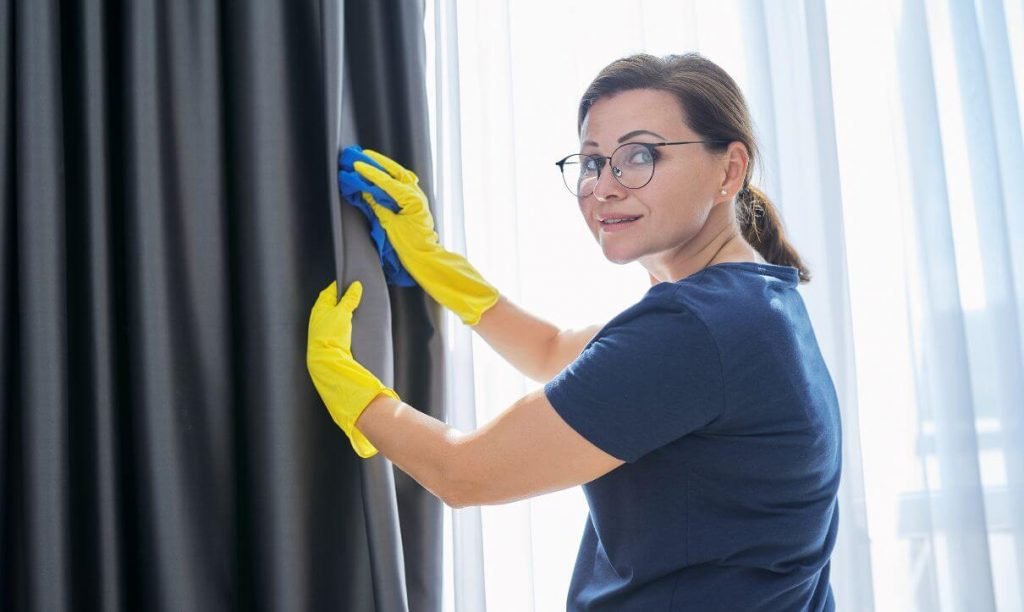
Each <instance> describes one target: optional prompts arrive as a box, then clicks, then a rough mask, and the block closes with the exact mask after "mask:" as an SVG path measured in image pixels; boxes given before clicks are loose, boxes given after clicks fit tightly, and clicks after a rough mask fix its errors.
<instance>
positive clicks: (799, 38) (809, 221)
mask: <svg viewBox="0 0 1024 612" xmlns="http://www.w3.org/2000/svg"><path fill="white" fill-rule="evenodd" d="M426 25H427V31H428V39H427V40H428V47H429V49H428V51H429V52H428V56H429V57H430V61H431V63H432V65H431V67H432V68H433V69H434V74H435V78H434V79H432V81H431V82H430V83H429V84H428V87H429V88H430V89H431V91H432V93H433V96H432V99H433V101H434V108H433V113H432V116H433V117H434V123H433V127H434V136H435V145H436V149H435V154H436V157H435V159H437V160H438V163H437V164H436V167H437V171H438V176H437V177H436V180H437V183H436V184H437V185H439V193H438V197H439V200H440V201H439V202H438V206H439V209H441V210H442V211H443V212H442V213H441V216H442V217H443V219H442V220H441V221H440V222H441V224H442V225H443V228H442V235H443V236H444V239H445V240H446V243H447V244H449V245H450V246H451V247H453V248H457V249H458V250H460V251H462V252H468V255H469V257H470V259H471V260H472V261H473V263H474V264H475V265H476V266H477V267H478V268H480V269H481V271H482V272H483V273H484V274H485V276H486V277H487V278H488V279H490V280H491V281H492V282H494V283H495V284H496V285H497V286H498V287H499V288H500V289H501V290H502V292H503V293H505V294H506V295H508V296H509V297H510V298H511V299H513V300H514V301H516V302H517V303H519V304H521V305H523V306H524V307H526V308H527V309H529V310H531V311H532V312H534V313H536V314H538V315H540V316H543V317H545V318H547V319H549V320H551V321H552V322H555V323H557V324H558V325H560V326H562V327H578V326H583V325H587V324H591V323H595V322H601V321H604V320H607V319H608V318H610V317H611V316H612V315H614V314H615V313H616V312H618V311H619V310H621V309H622V308H624V307H626V306H627V305H629V304H631V303H632V302H634V301H635V300H637V299H639V297H640V296H641V295H642V294H643V293H644V291H646V289H647V287H648V286H649V281H648V278H647V275H646V273H645V272H644V271H643V269H642V268H641V267H640V266H639V265H638V264H632V265H629V266H616V265H613V264H610V263H608V262H607V261H605V260H604V259H603V257H602V256H601V253H600V251H599V249H598V247H597V245H596V244H594V242H593V239H592V238H591V237H590V235H589V233H588V232H587V230H586V227H585V225H584V223H583V221H582V219H580V218H579V213H578V211H577V209H576V204H575V200H574V199H573V198H572V196H570V195H569V194H568V192H566V191H565V188H564V186H563V185H562V184H561V181H560V178H559V176H558V173H557V169H556V168H555V166H554V161H555V160H557V159H559V158H561V157H562V156H564V155H566V154H568V153H570V152H573V151H575V150H576V149H577V148H578V142H577V139H576V133H575V117H576V104H577V102H578V99H579V96H580V94H581V93H582V91H583V89H584V87H585V86H586V85H587V83H588V82H589V81H590V79H592V78H593V77H594V76H595V75H596V73H597V71H598V70H600V68H601V67H603V66H604V65H605V64H607V63H608V62H610V61H611V60H613V59H615V58H617V57H620V56H623V55H626V54H629V53H633V52H636V51H647V52H650V53H654V54H666V53H679V52H685V51H689V50H697V51H700V52H701V53H703V54H704V55H706V56H708V57H709V58H711V59H712V60H714V61H715V62H717V63H719V64H720V65H721V66H723V67H724V68H725V69H726V70H727V71H729V72H730V74H732V75H733V77H734V78H736V80H737V81H738V82H739V84H740V86H741V87H742V89H743V91H744V92H745V94H746V96H747V99H748V102H749V104H750V106H751V110H752V113H753V115H754V120H755V124H756V131H757V134H758V137H759V138H760V142H761V145H762V153H763V160H762V162H763V166H762V172H761V174H760V175H756V176H755V181H756V182H757V183H758V184H759V185H761V186H762V187H763V188H764V190H765V191H766V192H767V193H768V194H769V196H771V197H772V198H773V199H774V201H775V202H776V203H777V204H778V205H779V206H780V208H781V210H782V212H783V215H784V218H785V221H786V225H787V228H788V230H789V232H790V234H791V237H792V240H793V242H794V243H795V245H796V246H797V248H798V250H799V251H800V252H801V254H802V255H803V256H804V257H805V259H806V260H807V261H808V263H809V264H810V266H811V268H812V271H813V272H814V274H815V279H814V280H813V281H812V282H811V283H810V284H809V285H808V286H806V287H803V288H802V289H801V291H802V293H803V295H804V298H805V300H806V302H807V304H808V308H809V310H810V312H811V317H812V319H813V321H814V325H815V330H816V332H817V335H818V339H819V342H820V343H821V347H822V351H823V353H824V354H825V358H826V361H827V362H828V365H829V368H830V370H831V372H832V375H833V378H834V379H835V383H836V387H837V390H838V392H839V397H840V400H841V402H842V409H843V419H844V422H843V425H844V462H845V464H844V472H843V481H842V487H841V491H840V541H839V544H838V546H837V549H836V552H835V555H834V557H833V576H832V583H833V588H834V590H835V593H836V599H837V603H838V605H839V608H840V609H842V610H871V609H879V610H972V611H973V610H995V609H998V610H1024V443H1022V442H1021V441H1022V440H1024V357H1022V354H1024V335H1022V332H1021V330H1022V329H1024V308H1022V305H1021V300H1022V299H1024V203H1022V202H1021V201H1020V194H1021V193H1022V192H1024V189H1022V187H1024V186H1022V185H1021V183H1022V181H1024V144H1022V142H1024V133H1022V129H1021V125H1022V124H1021V114H1022V108H1021V103H1020V95H1021V94H1022V93H1024V0H977V1H975V2H971V1H969V0H949V1H947V2H942V1H935V2H927V1H925V0H904V1H890V0H872V1H867V2H864V1H862V2H857V3H850V2H840V1H838V0H837V1H835V2H823V1H812V0H806V1H803V2H800V1H793V2H785V3H781V2H769V1H755V0H746V1H744V0H733V1H730V2H715V3H709V2H698V1H695V0H691V1H681V0H664V1H654V0H651V1H638V2H621V1H617V2H613V1H605V0H588V1H587V2H582V1H564V2H540V1H536V0H530V1H524V0H517V1H516V2H511V1H498V0H491V1H488V2H486V3H480V2H469V1H466V2H459V1H457V0H433V2H428V22H427V24H426ZM450 320H451V321H452V324H451V325H449V327H448V329H447V330H446V331H447V332H448V335H447V338H448V344H449V348H450V350H451V354H450V359H449V363H450V364H451V367H452V373H451V379H450V380H451V382H452V386H451V387H450V389H451V391H452V392H451V393H450V405H449V407H450V414H451V419H452V422H453V423H455V424H457V425H458V426H460V427H466V428H471V427H474V426H476V425H477V424H482V423H484V422H486V421H487V420H489V419H490V418H492V417H493V416H494V415H495V414H497V412H499V411H500V410H502V409H504V408H505V407H506V406H508V405H509V404H511V403H512V402H513V401H514V400H516V399H518V398H519V397H520V396H521V395H522V394H523V393H525V392H526V391H528V390H530V389H532V388H535V387H536V386H537V385H535V384H533V383H531V382H530V381H528V380H525V379H523V378H522V377H521V376H519V375H518V374H517V373H515V372H514V371H513V370H512V369H511V368H510V367H509V366H508V365H507V364H505V363H504V362H503V361H501V359H500V358H499V357H497V355H495V354H494V353H493V351H491V350H490V348H489V347H488V346H487V345H486V344H485V343H483V342H482V341H480V340H479V339H478V338H474V337H471V334H470V333H469V332H468V330H466V329H465V328H462V327H460V325H459V324H457V323H458V322H457V320H456V319H454V317H452V318H451V319H450ZM585 517H586V504H585V501H584V499H583V496H582V494H581V492H580V491H579V489H573V490H568V491H563V492H559V493H556V494H552V495H547V496H544V497H540V498H536V499H533V500H527V501H523V502H519V503H515V504H509V505H506V506H498V507H484V508H476V509H465V510H459V511H455V512H453V513H451V519H452V520H451V521H450V522H449V523H448V524H449V528H450V529H451V531H450V535H451V539H450V546H449V547H448V548H447V550H446V555H447V558H446V563H447V565H448V568H449V571H448V574H447V575H448V576H449V580H450V583H449V589H448V590H447V596H446V605H447V606H448V609H451V610H458V611H459V612H463V611H469V610H474V611H475V610H482V609H484V608H485V607H486V609H487V610H489V611H491V612H495V611H499V610H531V609H532V610H560V609H564V605H565V595H566V592H567V589H568V582H569V577H570V575H571V572H572V567H573V562H574V560H575V555H576V550H577V546H578V544H579V538H580V535H581V534H582V528H583V524H584V520H585Z"/></svg>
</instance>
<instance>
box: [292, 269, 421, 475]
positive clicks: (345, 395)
mask: <svg viewBox="0 0 1024 612" xmlns="http://www.w3.org/2000/svg"><path fill="white" fill-rule="evenodd" d="M337 296H338V283H337V282H333V283H331V284H330V285H328V287H327V288H326V289H324V290H323V291H321V292H320V297H318V298H317V300H316V304H314V305H313V311H312V312H311V313H310V315H309V340H308V343H307V345H306V367H307V368H308V369H309V375H310V377H311V378H312V379H313V386H315V387H316V390H317V393H319V394H320V398H321V399H322V400H323V402H324V404H326V406H327V410H328V412H330V413H331V417H332V418H333V419H334V422H335V423H337V425H338V427H340V428H341V429H342V431H344V432H345V434H346V435H347V436H348V437H349V439H350V440H351V442H352V448H353V449H355V451H356V454H358V455H359V456H360V457H363V458H364V459H365V458H368V457H372V456H374V455H376V454H377V449H376V448H375V447H374V446H373V444H371V443H370V441H369V440H367V439H366V436H364V435H363V434H362V432H360V431H359V430H358V429H356V427H355V422H356V419H358V418H359V415H361V414H362V413H363V411H364V410H366V407H367V406H369V405H370V402H372V401H373V400H374V399H375V398H376V397H377V396H378V395H380V394H382V393H383V394H385V395H388V396H390V397H393V398H395V399H399V400H400V399H401V398H399V397H398V394H397V393H395V391H394V390H393V389H390V388H388V387H386V386H384V384H383V383H381V382H380V380H378V379H377V377H376V376H374V375H373V374H372V373H371V372H370V371H369V370H367V369H366V368H364V367H363V366H362V365H360V363H359V362H358V361H356V360H355V357H353V356H352V313H353V312H354V311H355V309H356V307H357V306H359V301H360V299H361V298H362V296H363V285H362V283H360V282H359V281H355V282H354V283H352V284H351V285H349V287H348V291H346V292H345V295H344V296H342V298H341V301H340V302H338V299H337Z"/></svg>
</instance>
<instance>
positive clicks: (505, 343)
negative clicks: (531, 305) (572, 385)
mask: <svg viewBox="0 0 1024 612" xmlns="http://www.w3.org/2000/svg"><path fill="white" fill-rule="evenodd" d="M473 331H475V332H476V333H478V334H480V337H482V338H483V339H484V340H485V341H486V342H487V344H489V345H490V346H491V348H493V349H494V350H495V351H497V353H498V354H499V355H501V356H502V357H503V358H504V359H505V361H507V362H509V363H510V364H512V366H513V367H514V368H515V369H517V370H519V371H520V372H522V374H523V375H524V376H527V377H529V378H531V379H533V380H535V381H537V382H547V380H548V378H550V374H551V372H550V369H551V368H550V367H548V366H549V362H550V360H551V352H552V349H553V347H554V343H555V339H556V338H557V337H558V334H559V332H560V330H559V328H558V327H556V326H554V325H552V324H551V323H548V322H547V321H545V320H543V319H541V318H539V317H537V316H534V315H533V314H530V313H529V312H527V311H525V310H523V309H522V308H520V307H518V306H516V305H515V304H513V303H512V302H511V301H510V300H509V299H508V298H506V297H505V296H501V298H500V299H499V300H498V302H497V303H496V304H495V305H494V306H492V307H490V308H489V309H488V310H487V311H486V312H485V313H484V314H483V316H482V317H481V318H480V321H479V322H478V323H477V324H476V325H474V326H473Z"/></svg>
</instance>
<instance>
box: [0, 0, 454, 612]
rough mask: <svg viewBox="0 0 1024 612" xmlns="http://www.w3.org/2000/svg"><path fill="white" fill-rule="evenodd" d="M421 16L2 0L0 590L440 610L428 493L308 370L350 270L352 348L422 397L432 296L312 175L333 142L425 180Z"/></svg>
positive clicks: (435, 352)
mask: <svg viewBox="0 0 1024 612" xmlns="http://www.w3.org/2000/svg"><path fill="white" fill-rule="evenodd" d="M421 22H422V6H421V3H419V2H414V3H406V2H400V1H398V0H393V1H390V2H370V1H369V0H366V1H364V2H356V1H354V0H353V1H350V2H349V3H348V5H347V6H345V7H344V8H342V7H340V6H339V5H338V4H335V3H332V2H328V0H322V1H321V0H302V1H296V0H261V1H260V2H229V1H226V0H224V1H221V2H212V1H210V2H207V1H194V2H177V1H175V2H170V1H165V2H158V1H156V0H149V1H146V0H137V1H131V2H114V1H107V2H104V1H102V0H77V1H76V0H70V1H67V2H59V1H57V0H24V1H20V2H18V1H16V2H11V1H10V0H0V82H2V83H3V85H2V87H0V134H2V139H0V143H2V146H0V168H2V175H0V193H2V202H0V321H2V326H0V402H2V405H0V609H4V610H47V611H49V610H65V609H102V610H121V609H130V610H224V609H244V610H250V609H252V610H262V609H267V610H307V609H324V610H328V609H329V610H392V609H402V608H404V607H405V606H406V605H408V608H409V609H411V610H438V609H440V602H441V598H440V589H441V580H440V568H441V548H440V545H441V541H440V530H441V519H440V517H441V514H440V511H441V507H440V504H439V503H438V502H437V500H435V499H433V498H432V497H431V496H429V494H427V493H426V492H425V491H423V490H422V489H420V488H419V486H418V485H416V483H415V482H413V481H411V480H410V479H408V478H407V477H405V475H404V474H402V473H400V472H398V471H397V470H392V468H391V465H390V463H388V462H387V460H386V459H384V458H383V457H381V456H378V457H375V458H374V459H371V460H361V459H359V458H358V457H357V456H356V455H355V454H354V453H353V452H352V450H351V447H350V445H349V443H348V440H347V439H346V438H345V436H344V435H343V434H342V433H341V432H340V431H339V430H338V429H337V428H336V427H335V426H334V424H333V423H332V421H331V419H330V417H329V415H328V414H327V411H326V410H325V409H324V407H323V405H322V403H321V402H320V399H319V397H317V395H316V391H315V390H314V389H313V387H312V384H311V383H310V381H309V377H308V374H307V372H306V368H305V337H306V325H307V322H308V313H309V308H310V307H311V306H312V303H313V301H314V299H315V297H316V294H317V292H318V291H319V290H320V289H321V288H322V287H323V286H325V285H326V284H327V283H328V282H330V281H331V280H332V279H334V278H336V277H337V278H339V280H341V282H342V283H343V284H347V283H349V282H351V281H352V280H355V279H356V278H358V279H360V280H362V281H363V282H364V285H366V289H367V293H366V296H365V297H364V301H363V304H362V306H361V307H360V311H358V312H357V316H356V335H355V338H354V346H353V349H354V352H355V354H356V355H357V356H358V357H359V358H360V360H361V361H363V362H364V363H365V364H366V365H367V366H368V367H370V368H371V369H373V370H374V371H375V372H377V374H378V376H380V377H381V379H382V380H384V381H385V382H386V383H387V382H391V383H393V385H394V386H395V388H396V389H397V390H398V392H399V393H400V394H401V395H402V396H403V399H405V400H406V401H408V402H409V403H411V404H413V405H415V406H417V407H419V408H421V409H424V410H427V411H430V412H432V413H433V414H435V415H436V416H442V415H440V413H439V411H440V409H441V405H442V404H441V392H442V389H441V388H440V381H441V380H442V379H443V377H442V376H441V372H440V368H441V362H440V355H441V352H440V350H439V347H440V344H439V341H440V340H439V336H438V335H437V322H438V321H439V320H440V318H439V312H438V310H437V306H436V305H435V304H433V303H432V302H429V301H427V300H426V299H425V298H424V296H423V294H422V292H421V291H420V290H419V289H417V288H412V289H402V290H395V289H393V288H392V289H390V290H389V288H388V287H386V286H385V285H384V283H383V280H382V277H381V274H380V269H379V265H378V264H377V262H376V259H375V257H376V255H375V253H374V251H373V247H372V245H371V243H370V241H369V238H368V236H367V227H366V224H365V221H363V220H362V219H361V218H360V217H359V216H358V214H357V213H355V211H354V209H351V208H348V207H346V208H344V209H342V208H340V207H339V206H338V201H337V191H336V186H335V183H334V179H333V172H334V159H333V156H334V154H335V153H336V151H337V146H338V145H339V144H341V145H344V144H349V142H359V143H360V144H363V145H364V146H368V147H373V148H377V149H379V150H382V151H385V152H388V153H389V154H391V155H392V156H394V157H395V158H396V159H398V160H399V161H401V162H402V163H406V164H408V165H410V166H412V167H413V168H415V169H416V170H417V171H418V172H419V173H420V174H421V176H424V175H426V176H429V153H428V152H429V147H428V145H427V139H426V134H427V127H426V122H425V104H424V101H423V93H422V82H423V79H422V71H423V61H422V59H423V56H422V45H423V41H422V33H421V29H420V27H421ZM340 24H343V25H340ZM340 40H343V41H344V42H343V46H341V44H342V43H339V42H338V41H340ZM354 56H358V58H359V59H357V57H354ZM346 64H347V65H348V67H349V71H350V76H349V79H348V80H347V82H346V81H345V80H344V79H340V78H339V75H338V73H339V72H341V71H340V70H338V69H337V67H340V66H343V65H346ZM343 84H344V87H342V85H343ZM339 94H340V95H339ZM342 96H343V97H344V98H345V99H346V100H348V102H347V103H341V97H342ZM353 213H355V214H353ZM403 587H405V588H404V590H403ZM406 602H407V603H406Z"/></svg>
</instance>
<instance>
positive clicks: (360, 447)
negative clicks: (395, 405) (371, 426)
mask: <svg viewBox="0 0 1024 612" xmlns="http://www.w3.org/2000/svg"><path fill="white" fill-rule="evenodd" d="M378 395H387V396H388V397H390V398H393V399H396V400H399V401H401V400H402V398H400V397H398V393H396V392H395V390H394V389H391V388H390V387H383V386H382V387H381V389H380V391H378V392H377V394H376V395H374V396H373V397H372V398H370V401H369V402H367V403H366V406H363V408H362V410H360V411H359V412H357V413H356V414H355V415H354V416H353V417H352V424H351V425H350V426H349V428H348V431H346V433H347V434H348V437H349V440H350V441H351V442H352V449H353V450H355V451H356V454H357V455H359V456H360V457H362V458H363V459H369V458H370V457H373V456H374V455H376V454H377V453H378V451H377V447H375V446H374V445H373V443H372V442H370V441H369V440H368V439H367V438H366V436H364V435H363V432H361V431H359V428H358V427H356V425H355V423H356V421H358V420H359V416H360V415H362V414H363V411H364V410H366V409H367V408H368V407H369V406H370V404H371V403H373V400H375V399H377V396H378Z"/></svg>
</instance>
